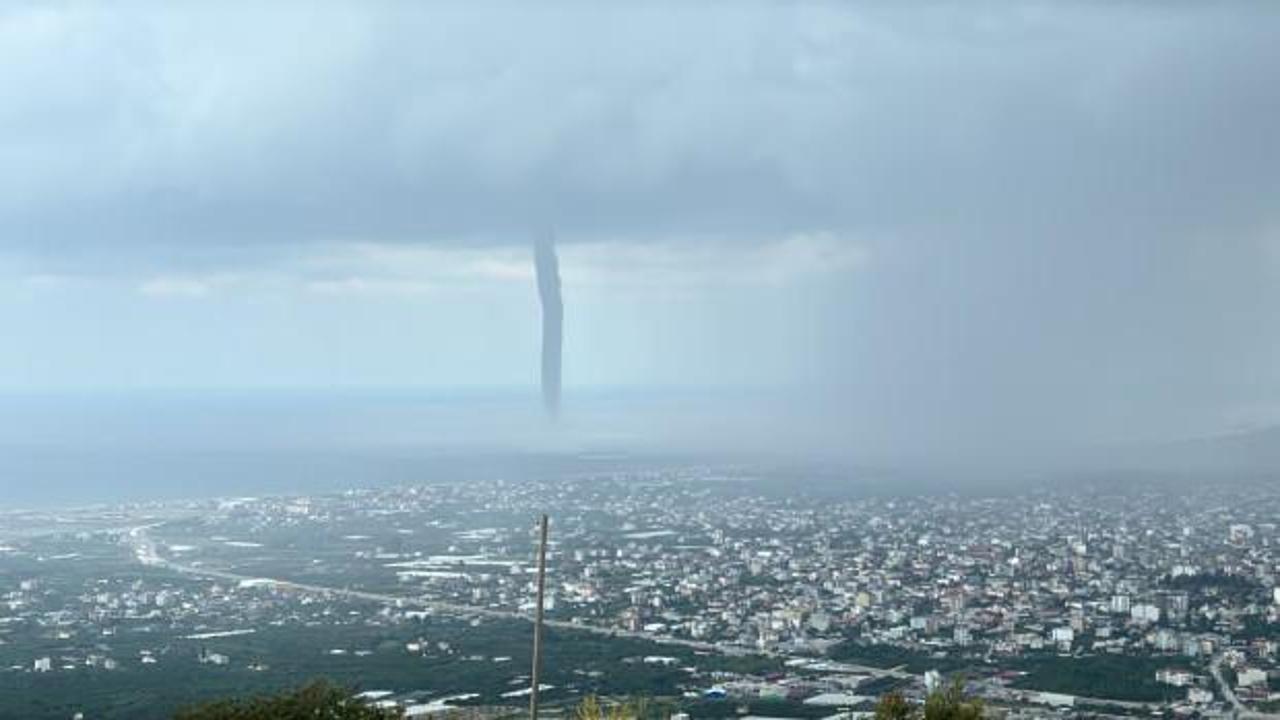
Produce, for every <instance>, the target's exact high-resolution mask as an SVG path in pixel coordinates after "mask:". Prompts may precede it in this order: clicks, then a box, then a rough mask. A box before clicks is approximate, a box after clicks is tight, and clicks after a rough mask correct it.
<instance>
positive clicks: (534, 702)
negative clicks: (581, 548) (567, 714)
mask: <svg viewBox="0 0 1280 720" xmlns="http://www.w3.org/2000/svg"><path fill="white" fill-rule="evenodd" d="M538 533H539V535H540V537H539V540H538V608H537V610H536V611H535V612H536V614H535V615H534V618H533V672H531V673H530V675H532V676H533V677H532V679H531V680H530V685H529V718H530V720H538V685H539V684H540V683H541V682H542V679H541V678H540V677H539V675H540V674H541V673H540V671H541V670H542V607H543V605H542V603H543V597H544V595H543V593H544V592H545V591H546V587H547V516H546V514H545V513H544V514H543V515H542V517H541V518H540V520H539V522H538Z"/></svg>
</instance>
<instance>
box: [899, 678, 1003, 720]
mask: <svg viewBox="0 0 1280 720" xmlns="http://www.w3.org/2000/svg"><path fill="white" fill-rule="evenodd" d="M875 718H876V720H980V718H982V701H981V700H979V699H977V698H972V697H969V696H968V695H966V694H965V691H964V679H963V678H956V679H955V680H953V681H952V682H951V684H950V685H948V686H947V687H945V688H938V689H937V690H934V691H933V692H931V693H929V697H927V698H925V701H924V707H923V708H919V707H916V706H914V705H912V704H911V703H910V702H908V701H907V699H906V698H905V697H903V696H902V693H899V692H891V693H885V694H884V695H882V696H880V702H879V703H878V704H877V705H876V713H875Z"/></svg>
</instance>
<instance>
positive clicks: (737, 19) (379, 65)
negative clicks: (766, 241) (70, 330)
mask: <svg viewBox="0 0 1280 720" xmlns="http://www.w3.org/2000/svg"><path fill="white" fill-rule="evenodd" d="M432 7H433V9H427V8H425V7H423V6H410V5H407V4H402V3H391V4H386V5H379V4H377V3H359V4H351V5H338V4H324V5H322V6H319V7H316V6H310V5H299V6H289V5H277V6H273V7H272V8H271V9H269V10H268V9H261V8H258V7H253V8H251V7H250V6H248V5H243V6H242V5H237V4H235V3H232V4H229V5H218V6H209V7H206V8H203V9H199V10H193V9H191V8H182V9H163V8H160V7H157V6H152V5H139V6H135V7H134V8H133V10H134V11H133V12H115V11H113V12H110V13H108V12H107V11H105V10H103V11H101V12H97V11H94V10H92V9H91V8H85V7H80V6H75V5H72V6H70V7H69V9H58V8H49V7H46V6H45V5H43V4H37V5H31V6H28V7H19V8H18V9H16V10H15V9H10V10H8V11H7V12H6V13H5V15H4V19H3V20H0V28H2V29H0V33H2V37H3V42H2V43H0V48H3V49H0V63H2V66H3V67H4V68H5V70H4V73H5V76H6V77H5V83H4V89H3V90H0V93H2V94H0V118H2V122H3V127H4V128H5V132H4V134H3V136H2V137H0V152H2V153H3V155H4V157H5V158H6V161H5V162H4V163H3V165H2V166H0V167H3V169H0V188H3V190H4V193H3V195H2V197H3V200H0V213H3V215H2V217H3V219H4V221H5V224H6V226H7V229H8V230H7V232H6V235H7V236H8V237H9V238H10V240H9V243H10V244H14V243H18V244H23V245H26V246H27V247H28V248H32V249H36V248H45V247H48V246H50V245H55V246H59V245H64V244H93V243H108V244H112V245H119V244H130V243H157V244H164V245H169V244H181V243H195V242H200V243H205V244H208V243H211V242H212V243H218V244H228V245H236V244H241V243H246V242H282V241H298V240H315V239H322V240H333V239H342V238H349V237H359V238H374V239H378V240H422V239H430V238H433V237H438V236H440V235H449V236H454V237H457V236H467V237H476V236H479V237H492V236H493V235H495V234H504V233H505V234H507V235H510V234H511V233H514V232H523V231H524V229H525V228H527V227H528V225H529V224H530V223H531V222H534V221H538V220H542V219H544V218H546V217H548V216H550V217H554V219H555V221H556V222H557V224H558V226H560V227H563V228H564V233H565V235H566V239H567V240H572V239H573V237H574V236H576V235H582V234H587V233H600V232H603V233H612V234H626V235H632V236H640V237H643V236H648V235H652V234H657V233H663V232H671V231H680V232H686V233H688V232H691V231H705V232H710V233H734V234H742V235H758V234H760V233H765V232H771V231H779V230H794V229H796V228H827V229H831V228H856V229H862V230H879V231H885V232H896V233H901V232H904V231H907V230H911V229H921V231H923V232H930V233H936V232H939V231H940V229H942V228H951V227H959V228H968V229H970V230H971V231H973V232H975V233H979V234H983V235H989V234H992V233H1000V234H1004V235H1015V236H1020V235H1022V234H1025V233H1028V232H1033V231H1034V232H1044V231H1052V230H1062V231H1064V232H1065V233H1066V234H1071V235H1076V236H1087V237H1096V236H1097V235H1098V234H1100V233H1104V232H1105V233H1107V234H1118V233H1125V232H1135V231H1137V230H1139V229H1146V228H1151V227H1158V228H1161V229H1168V228H1183V229H1188V230H1190V229H1198V230H1201V231H1203V230H1212V231H1220V230H1223V229H1225V228H1226V227H1227V226H1230V229H1232V230H1242V229H1243V230H1248V229H1249V226H1250V225H1251V224H1256V223H1259V222H1262V221H1269V220H1271V218H1270V217H1269V216H1267V215H1266V213H1269V212H1271V211H1272V209H1273V208H1272V205H1271V198H1272V197H1274V196H1275V194H1276V191H1277V190H1278V189H1280V188H1278V187H1277V173H1276V171H1275V167H1276V165H1277V161H1280V150H1278V149H1277V143H1276V142H1275V141H1274V128H1275V127H1276V125H1277V122H1276V121H1277V120H1280V99H1278V98H1277V93H1276V92H1275V91H1274V89H1273V87H1272V86H1273V84H1274V83H1273V80H1274V76H1273V73H1272V72H1270V71H1271V70H1274V69H1275V68H1276V67H1277V64H1278V61H1280V49H1278V48H1277V43H1275V42H1274V38H1275V31H1276V30H1277V28H1280V22H1278V17H1277V15H1278V12H1280V11H1277V10H1275V9H1274V6H1267V5H1265V4H1251V3H1236V4H1231V5H1230V6H1226V7H1224V6H1221V5H1217V6H1213V7H1203V6H1198V5H1193V4H1181V3H1152V4H1141V3H1127V4H1120V5H1112V4H1090V3H1083V4H1075V5H1070V6H1067V5H1064V4H1057V3H1046V4H1036V3H1030V4H1017V5H1005V4H990V5H988V4H983V3H979V4H977V5H974V4H972V3H964V4H958V5H956V6H947V5H927V6H926V5H921V6H913V7H910V8H901V7H894V6H891V5H886V6H883V7H872V8H870V9H863V10H854V9H851V8H847V7H844V6H826V5H821V4H815V5H792V4H781V3H744V4H735V5H733V6H732V7H729V6H725V5H719V4H710V3H709V4H706V5H702V6H696V7H689V6H688V5H687V4H671V5H663V4H659V5H653V6H645V7H642V8H635V7H633V8H628V9H619V8H610V9H600V8H592V7H590V6H588V5H586V4H577V3H564V4H560V5H558V6H552V7H546V6H539V7H538V8H536V9H534V8H527V7H519V6H512V7H506V8H501V7H498V6H486V8H487V9H484V10H476V9H474V8H468V9H464V8H463V7H462V6H458V7H456V8H453V9H448V8H443V9H441V8H438V7H436V6H432ZM1241 226H1243V227H1241ZM1012 239H1014V240H1021V237H1015V238H1012ZM205 251H206V252H209V249H208V248H207V247H206V248H205Z"/></svg>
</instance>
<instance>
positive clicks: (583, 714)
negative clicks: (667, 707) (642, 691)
mask: <svg viewBox="0 0 1280 720" xmlns="http://www.w3.org/2000/svg"><path fill="white" fill-rule="evenodd" d="M647 715H649V700H648V699H647V698H634V699H632V700H628V701H627V702H621V703H610V704H607V705H606V704H605V703H602V702H600V698H597V697H596V696H595V695H588V696H586V697H584V698H582V701H581V702H579V703H578V704H577V705H576V706H575V707H574V708H573V718H574V720H643V718H645V717H646V716H647Z"/></svg>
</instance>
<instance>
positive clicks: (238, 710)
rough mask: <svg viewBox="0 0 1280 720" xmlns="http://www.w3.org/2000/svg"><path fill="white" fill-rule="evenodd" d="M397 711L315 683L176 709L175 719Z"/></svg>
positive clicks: (351, 719)
mask: <svg viewBox="0 0 1280 720" xmlns="http://www.w3.org/2000/svg"><path fill="white" fill-rule="evenodd" d="M401 717H402V714H401V713H400V711H399V710H383V709H380V708H375V707H371V706H369V705H366V704H365V703H362V702H360V701H359V700H356V699H354V698H352V697H351V692H350V691H348V690H347V689H346V688H343V687H340V686H338V685H334V684H333V683H330V682H328V681H325V680H318V681H316V682H313V683H311V684H309V685H306V686H303V687H301V688H298V689H296V690H290V691H287V692H284V693H281V694H279V695H269V696H264V697H256V698H251V699H247V700H216V701H213V702H209V703H203V704H200V705H196V706H194V707H190V708H185V709H183V710H179V711H178V713H177V715H175V716H174V720H396V719H397V718H401Z"/></svg>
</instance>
